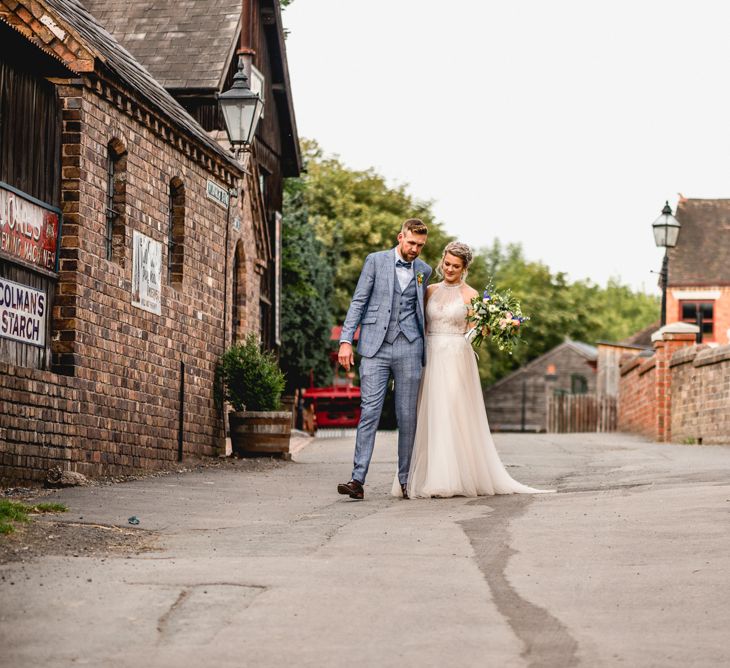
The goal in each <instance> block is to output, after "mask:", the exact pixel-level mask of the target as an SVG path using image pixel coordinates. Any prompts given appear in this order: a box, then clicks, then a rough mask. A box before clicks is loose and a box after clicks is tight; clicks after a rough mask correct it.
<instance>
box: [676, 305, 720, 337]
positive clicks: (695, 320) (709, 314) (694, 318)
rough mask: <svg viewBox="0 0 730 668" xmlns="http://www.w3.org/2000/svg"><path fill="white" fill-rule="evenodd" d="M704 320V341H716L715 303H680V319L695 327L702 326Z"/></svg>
mask: <svg viewBox="0 0 730 668" xmlns="http://www.w3.org/2000/svg"><path fill="white" fill-rule="evenodd" d="M700 317H701V318H702V339H703V340H705V341H714V340H715V302H690V301H681V302H679V319H680V320H681V321H682V322H689V323H691V324H693V325H699V324H700Z"/></svg>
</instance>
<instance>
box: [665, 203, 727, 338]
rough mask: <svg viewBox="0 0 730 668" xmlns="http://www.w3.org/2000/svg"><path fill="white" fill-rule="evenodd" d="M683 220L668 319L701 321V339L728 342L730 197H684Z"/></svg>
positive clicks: (672, 261)
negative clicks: (699, 319) (729, 198)
mask: <svg viewBox="0 0 730 668" xmlns="http://www.w3.org/2000/svg"><path fill="white" fill-rule="evenodd" d="M676 218H677V220H678V221H679V222H680V224H681V225H682V227H681V230H680V233H679V239H678V241H677V245H676V247H675V248H672V249H670V250H669V281H668V283H667V323H672V322H688V323H695V324H697V323H698V316H701V318H702V323H701V327H702V342H703V343H708V344H710V345H717V344H720V345H724V344H727V343H730V200H728V199H686V198H684V197H681V198H680V200H679V202H678V204H677V212H676Z"/></svg>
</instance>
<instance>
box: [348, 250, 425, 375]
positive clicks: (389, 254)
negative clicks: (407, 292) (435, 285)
mask: <svg viewBox="0 0 730 668" xmlns="http://www.w3.org/2000/svg"><path fill="white" fill-rule="evenodd" d="M412 271H413V280H415V281H418V274H423V280H422V281H421V284H420V285H418V283H417V284H416V294H417V295H418V308H417V309H416V317H417V319H418V324H419V327H420V329H421V333H423V332H424V331H425V320H426V319H425V315H424V310H423V300H424V297H425V294H426V286H427V285H428V279H429V277H430V276H431V271H432V270H431V267H429V266H428V265H427V264H426V263H425V262H423V260H419V259H418V258H416V259H415V260H414V261H413V267H412ZM396 280H398V279H397V278H396V275H395V249H394V248H391V249H390V250H385V251H379V252H377V253H371V254H370V255H368V256H367V257H366V258H365V265H364V266H363V268H362V272H361V273H360V279H359V280H358V282H357V287H356V288H355V292H354V294H353V295H352V301H351V302H350V308H349V309H348V311H347V317H346V318H345V323H344V324H343V325H342V335H341V336H340V341H353V339H354V336H355V331H356V330H357V327H358V325H360V341H359V343H358V346H357V350H358V352H359V353H360V354H361V355H362V356H363V357H372V356H373V355H375V354H376V353H377V352H378V350H380V346H382V345H383V340H384V339H385V333H386V331H387V329H388V323H389V322H390V310H391V308H392V305H393V292H394V290H395V281H396ZM424 363H425V346H424Z"/></svg>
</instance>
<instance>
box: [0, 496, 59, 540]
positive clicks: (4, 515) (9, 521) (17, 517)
mask: <svg viewBox="0 0 730 668" xmlns="http://www.w3.org/2000/svg"><path fill="white" fill-rule="evenodd" d="M67 510H68V508H67V507H66V506H64V505H63V504H62V503H37V504H35V505H33V506H31V505H28V504H27V503H20V502H19V501H8V500H7V499H0V534H9V533H13V531H15V527H14V525H13V523H14V522H30V517H28V515H31V514H38V513H65V512H66V511H67Z"/></svg>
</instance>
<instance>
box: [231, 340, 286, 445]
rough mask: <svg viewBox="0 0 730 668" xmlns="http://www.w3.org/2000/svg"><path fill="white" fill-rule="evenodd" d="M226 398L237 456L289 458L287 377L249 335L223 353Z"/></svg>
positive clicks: (272, 356)
mask: <svg viewBox="0 0 730 668" xmlns="http://www.w3.org/2000/svg"><path fill="white" fill-rule="evenodd" d="M217 375H218V379H219V383H218V387H219V389H220V390H222V399H224V400H225V401H227V402H228V403H229V404H230V405H231V406H232V407H233V411H232V412H229V413H228V420H229V425H230V430H231V444H232V446H233V453H234V454H235V455H237V456H244V455H251V454H268V455H287V454H288V453H289V439H290V436H291V413H290V412H288V411H282V410H279V409H280V406H281V394H282V392H283V391H284V374H283V373H282V372H281V370H280V369H279V365H278V364H277V362H276V358H275V357H274V355H273V354H272V353H266V352H262V351H261V348H260V347H259V342H258V340H257V339H256V337H255V336H254V335H253V334H249V335H248V336H247V337H246V339H245V340H244V341H242V342H239V343H235V344H233V345H232V346H231V347H230V348H229V349H228V350H226V352H225V353H223V355H222V357H221V359H220V361H219V363H218V368H217Z"/></svg>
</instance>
